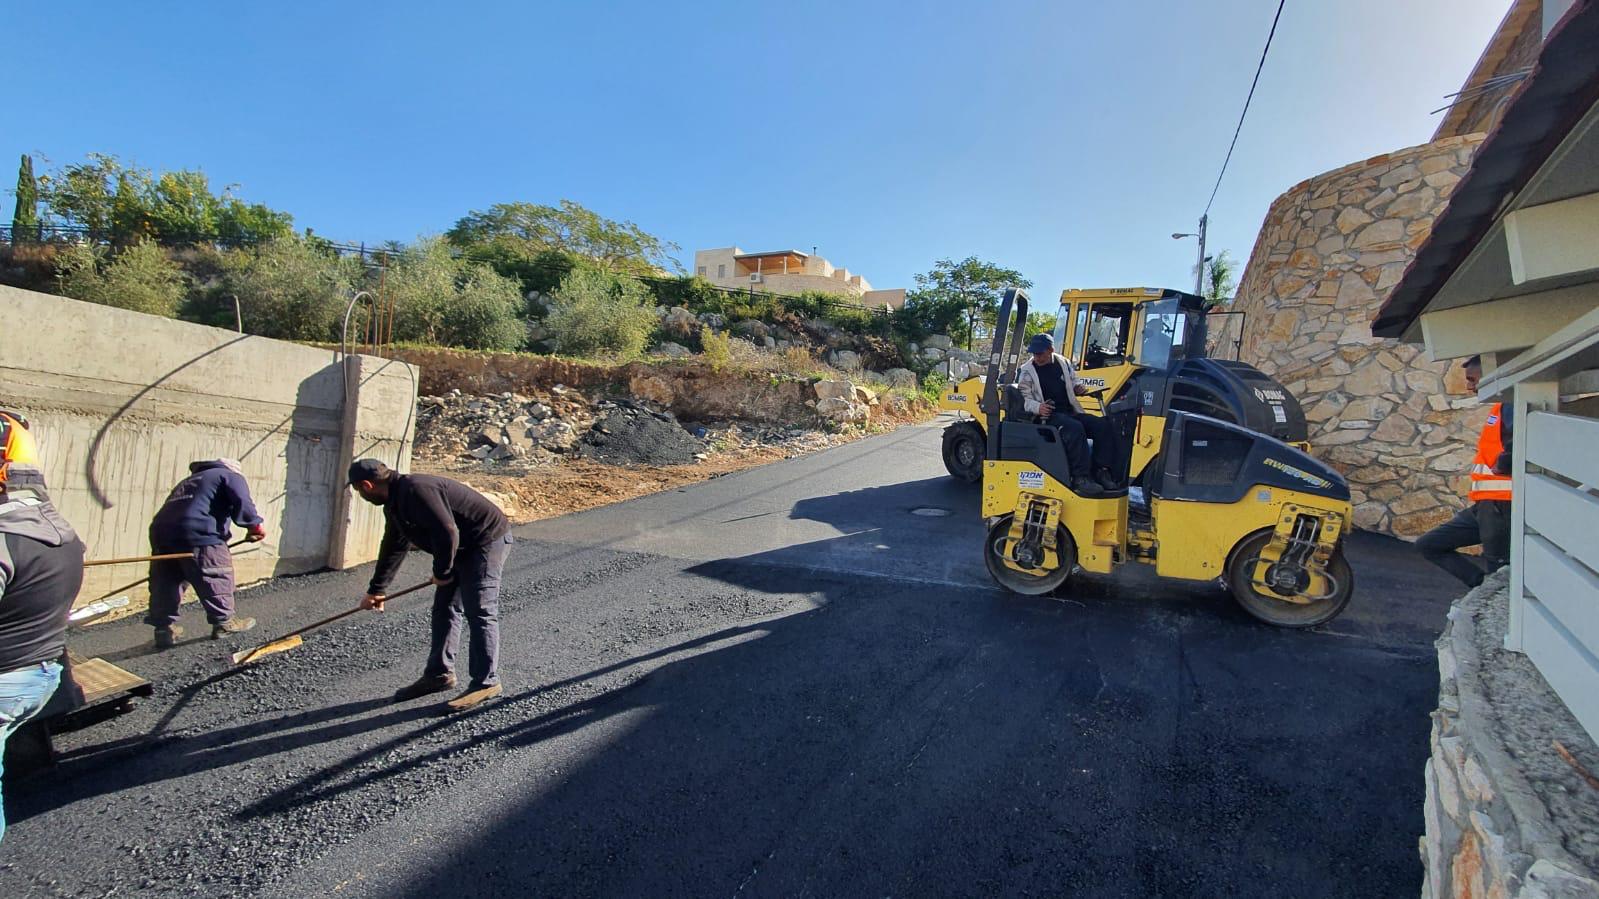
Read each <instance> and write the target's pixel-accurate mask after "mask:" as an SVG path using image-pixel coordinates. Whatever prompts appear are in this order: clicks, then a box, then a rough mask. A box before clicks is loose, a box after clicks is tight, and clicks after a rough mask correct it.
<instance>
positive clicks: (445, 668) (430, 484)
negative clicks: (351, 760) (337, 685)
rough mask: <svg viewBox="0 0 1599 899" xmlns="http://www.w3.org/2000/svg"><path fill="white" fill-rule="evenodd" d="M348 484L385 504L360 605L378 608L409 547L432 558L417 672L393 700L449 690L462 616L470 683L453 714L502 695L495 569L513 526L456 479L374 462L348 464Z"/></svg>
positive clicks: (501, 566) (507, 548) (497, 571)
mask: <svg viewBox="0 0 1599 899" xmlns="http://www.w3.org/2000/svg"><path fill="white" fill-rule="evenodd" d="M350 486H351V487H353V488H354V489H355V491H356V492H357V493H359V494H361V498H362V499H365V500H366V501H367V502H369V503H372V504H373V505H378V506H382V507H383V519H384V529H383V543H382V545H381V547H380V548H379V550H378V561H377V569H376V570H375V571H374V572H373V573H372V582H371V584H370V585H368V587H367V592H366V596H364V597H362V599H361V607H362V608H365V609H374V610H377V611H382V610H383V603H384V601H385V599H386V598H387V595H386V591H387V590H388V588H389V584H390V583H392V582H393V580H394V575H395V574H396V573H397V572H398V571H399V569H400V563H402V562H404V561H405V556H406V554H407V553H408V552H409V551H410V550H411V548H412V547H415V548H417V549H420V550H422V551H423V552H425V553H428V554H429V555H431V556H432V557H433V583H434V585H435V586H436V587H437V588H438V589H437V590H435V591H434V594H433V632H432V643H431V646H430V647H429V651H428V660H427V665H426V667H425V668H423V670H422V677H421V678H419V679H418V680H417V681H416V682H414V683H412V684H410V685H408V686H405V687H402V688H400V689H399V690H398V691H396V692H395V694H394V701H395V702H405V701H407V700H411V699H416V698H417V697H419V696H426V695H428V694H430V693H439V692H443V691H445V690H450V689H453V688H454V687H455V686H456V676H455V654H456V646H457V644H458V643H459V642H460V637H461V619H462V617H463V615H464V617H465V619H466V625H467V630H468V632H469V634H470V649H471V656H470V658H469V660H468V671H469V672H470V674H471V682H470V683H469V684H468V685H467V688H466V690H465V692H463V693H462V694H461V695H460V696H458V697H456V698H455V699H452V700H450V702H449V703H448V707H449V708H450V709H451V710H452V711H461V710H464V709H469V708H472V707H473V706H476V705H477V704H479V703H481V702H483V701H485V700H488V699H492V698H493V697H495V696H498V695H500V693H501V691H502V687H501V686H500V673H499V653H500V573H501V571H502V570H503V569H504V568H505V559H506V557H507V556H508V555H510V552H511V523H510V521H508V520H507V519H506V517H505V513H504V512H501V511H500V509H499V507H498V506H496V505H494V503H492V502H490V501H489V499H488V498H487V497H485V496H484V495H483V494H481V493H478V492H477V491H476V490H473V489H472V488H471V487H468V486H467V485H465V484H462V483H461V482H459V481H452V480H450V479H449V478H441V477H435V476H433V475H421V474H413V475H402V474H400V473H399V472H396V471H394V470H393V469H391V468H389V467H388V466H387V465H385V464H383V463H382V462H379V461H378V460H376V459H361V460H359V461H357V462H356V463H355V464H353V465H351V466H350Z"/></svg>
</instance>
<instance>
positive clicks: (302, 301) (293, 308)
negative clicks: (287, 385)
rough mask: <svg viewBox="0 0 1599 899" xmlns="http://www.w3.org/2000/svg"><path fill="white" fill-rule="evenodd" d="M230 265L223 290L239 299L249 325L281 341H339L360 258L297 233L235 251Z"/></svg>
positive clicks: (358, 275) (246, 326)
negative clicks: (344, 256) (345, 256)
mask: <svg viewBox="0 0 1599 899" xmlns="http://www.w3.org/2000/svg"><path fill="white" fill-rule="evenodd" d="M224 267H225V269H226V271H225V273H224V275H223V278H222V284H221V286H220V288H219V293H220V294H223V295H229V294H231V295H233V296H237V297H238V298H239V306H240V308H241V309H242V311H243V318H244V330H245V331H246V332H248V333H251V334H260V335H261V336H263V337H276V338H278V339H280V340H338V339H339V331H340V325H341V324H342V323H343V320H344V309H345V306H346V305H348V303H349V302H350V297H351V296H353V295H354V292H355V290H356V285H357V284H358V283H359V282H360V278H361V266H360V263H358V262H356V261H355V260H352V259H341V258H339V257H338V256H337V255H335V254H334V253H332V252H331V251H329V250H326V249H324V248H322V247H319V246H317V245H315V244H313V243H312V242H310V241H306V240H301V239H299V238H297V237H283V238H278V239H276V240H273V241H269V242H268V243H265V244H262V245H261V246H260V247H257V248H255V249H253V250H247V251H239V252H235V253H231V254H229V255H228V257H227V260H226V262H225V263H224ZM351 328H352V329H355V324H354V322H353V321H352V324H351Z"/></svg>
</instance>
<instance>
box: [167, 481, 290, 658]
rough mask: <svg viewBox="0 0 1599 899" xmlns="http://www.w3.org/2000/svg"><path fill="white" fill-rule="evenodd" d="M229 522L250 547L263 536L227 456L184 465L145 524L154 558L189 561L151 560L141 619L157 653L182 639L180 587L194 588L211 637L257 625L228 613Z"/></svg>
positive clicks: (244, 485) (231, 610) (244, 487)
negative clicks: (184, 472) (173, 556)
mask: <svg viewBox="0 0 1599 899" xmlns="http://www.w3.org/2000/svg"><path fill="white" fill-rule="evenodd" d="M230 523H231V524H236V525H238V526H239V527H242V528H244V529H245V531H246V534H247V537H246V539H248V540H250V541H251V542H259V541H261V540H265V539H266V527H265V524H264V522H263V521H262V518H261V515H260V513H259V512H257V511H256V509H255V501H254V500H253V499H251V497H250V485H249V484H248V483H246V482H245V480H244V475H243V474H242V473H241V471H240V467H239V463H238V462H235V461H234V460H232V459H212V460H208V461H202V462H193V463H190V465H189V476H188V477H186V478H184V479H183V480H182V481H181V482H179V483H178V486H176V487H174V488H172V492H171V493H170V494H168V495H167V500H166V502H165V503H163V504H162V506H161V510H160V511H158V512H156V514H155V520H154V521H152V522H151V523H150V551H151V554H152V555H168V554H172V553H188V554H189V558H187V559H162V560H157V561H154V562H151V563H150V612H149V614H147V615H146V616H145V619H144V620H145V623H146V624H149V625H151V626H153V627H154V628H155V645H156V648H158V649H168V648H170V647H172V646H173V645H174V644H175V643H176V642H177V638H178V637H180V636H182V635H183V628H181V627H179V626H178V624H177V621H178V605H179V603H180V602H181V601H182V599H183V588H184V587H185V586H188V587H193V588H194V592H195V594H196V595H197V596H198V597H199V598H200V605H201V606H202V607H204V609H205V617H206V620H207V621H209V622H211V636H212V638H213V639H216V638H220V637H223V636H226V635H228V634H237V633H243V632H244V631H247V630H249V629H250V628H252V627H255V619H254V618H240V617H237V616H235V615H234V605H233V591H234V576H233V555H232V553H230V552H229V550H228V538H229V536H231V533H232V532H231V530H230Z"/></svg>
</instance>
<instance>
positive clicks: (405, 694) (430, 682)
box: [394, 674, 455, 702]
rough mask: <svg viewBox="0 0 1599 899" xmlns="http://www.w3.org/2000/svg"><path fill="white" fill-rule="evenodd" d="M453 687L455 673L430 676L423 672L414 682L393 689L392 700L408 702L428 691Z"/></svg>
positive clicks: (439, 690) (441, 690)
mask: <svg viewBox="0 0 1599 899" xmlns="http://www.w3.org/2000/svg"><path fill="white" fill-rule="evenodd" d="M453 689H455V675H453V674H441V675H438V676H437V677H431V676H429V675H426V674H424V675H422V676H421V677H419V678H417V679H416V680H415V681H414V682H412V683H409V684H406V685H405V686H403V687H401V688H400V689H398V690H395V691H394V701H395V702H409V701H411V700H413V699H415V698H417V697H418V696H426V695H428V694H429V693H443V692H444V691H445V690H453Z"/></svg>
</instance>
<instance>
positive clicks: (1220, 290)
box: [1204, 250, 1238, 306]
mask: <svg viewBox="0 0 1599 899" xmlns="http://www.w3.org/2000/svg"><path fill="white" fill-rule="evenodd" d="M1237 287H1238V263H1236V262H1234V261H1233V257H1232V255H1231V254H1230V253H1228V252H1227V251H1226V250H1222V251H1221V252H1220V253H1217V254H1216V255H1214V256H1206V257H1205V294H1204V296H1205V299H1207V300H1209V301H1210V305H1211V306H1222V305H1225V304H1227V303H1230V302H1232V300H1233V290H1235V289H1236V288H1237Z"/></svg>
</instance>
